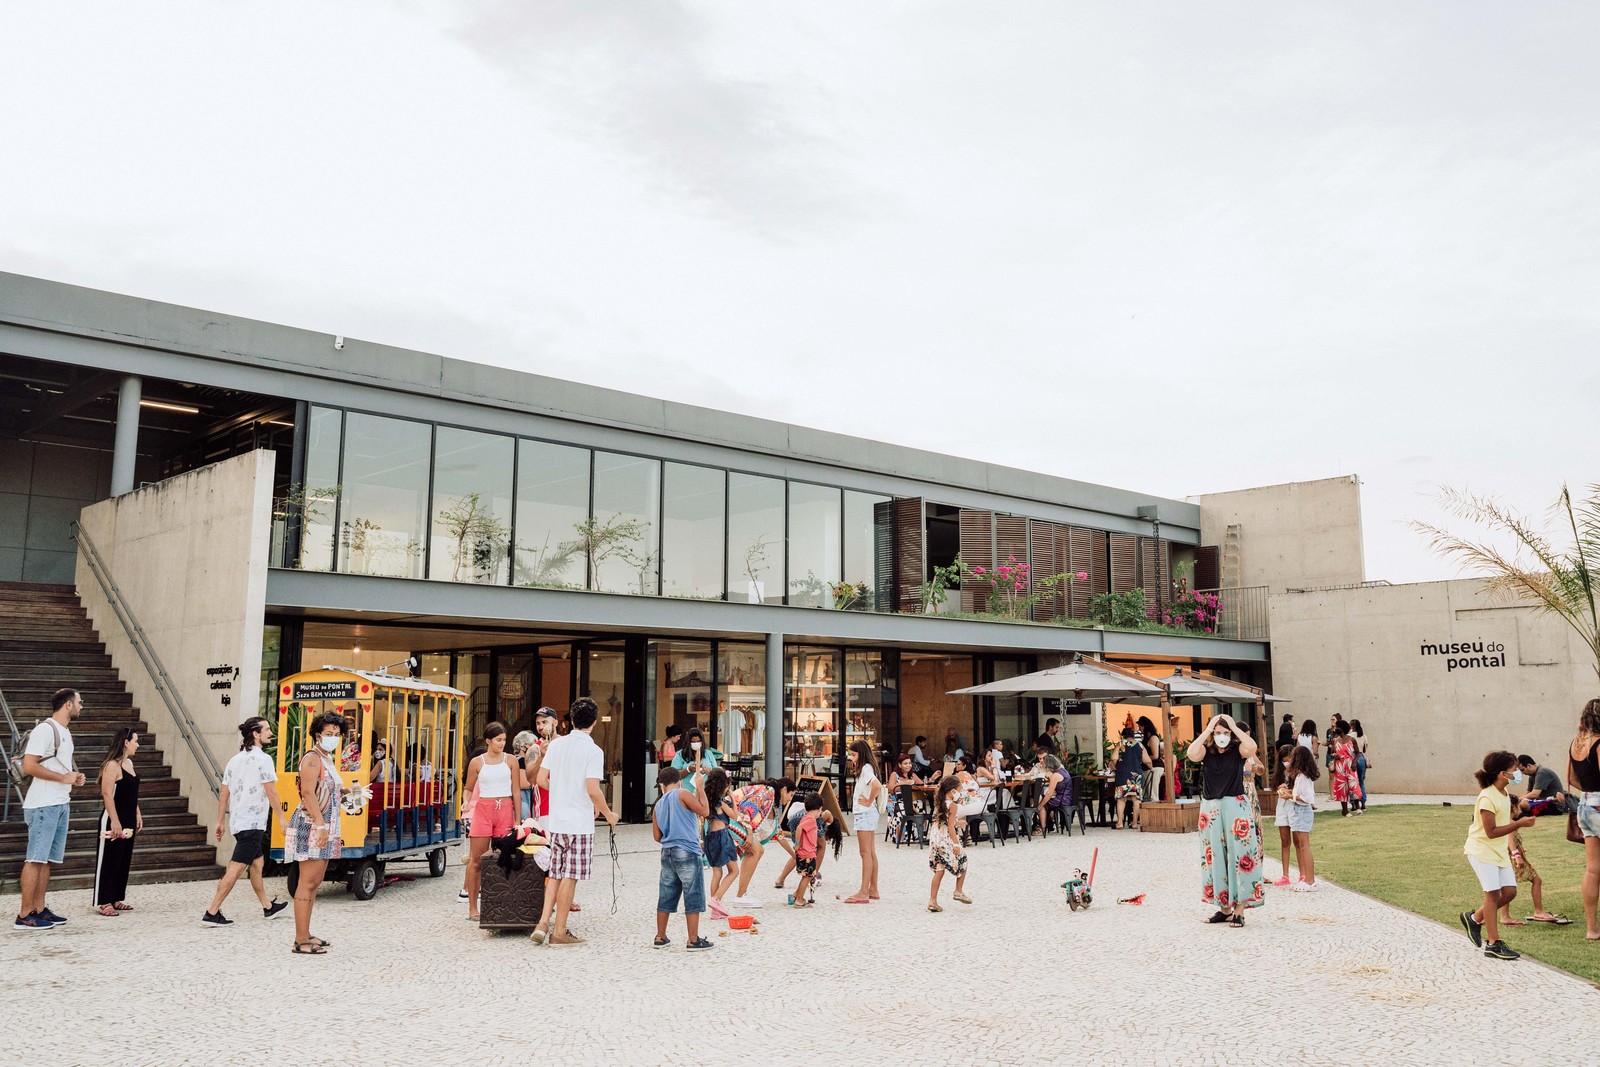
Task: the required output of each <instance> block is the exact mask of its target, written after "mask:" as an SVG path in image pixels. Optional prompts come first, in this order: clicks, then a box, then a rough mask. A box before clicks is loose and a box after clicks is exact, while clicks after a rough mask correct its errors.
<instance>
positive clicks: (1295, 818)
mask: <svg viewBox="0 0 1600 1067" xmlns="http://www.w3.org/2000/svg"><path fill="white" fill-rule="evenodd" d="M1316 817H1317V812H1316V809H1315V808H1313V807H1312V806H1311V805H1310V804H1291V805H1290V808H1289V830H1290V831H1291V832H1292V833H1297V834H1309V833H1310V832H1311V825H1312V823H1313V822H1314V821H1315V820H1316Z"/></svg>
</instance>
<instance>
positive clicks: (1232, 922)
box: [1228, 915, 1244, 930]
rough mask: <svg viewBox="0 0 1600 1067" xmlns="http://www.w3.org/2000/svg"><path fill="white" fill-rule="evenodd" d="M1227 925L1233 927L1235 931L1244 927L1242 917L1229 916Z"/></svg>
mask: <svg viewBox="0 0 1600 1067" xmlns="http://www.w3.org/2000/svg"><path fill="white" fill-rule="evenodd" d="M1228 925H1229V926H1231V927H1233V928H1234V929H1235V930H1237V929H1238V928H1239V927H1241V926H1243V925H1244V916H1243V915H1230V916H1228Z"/></svg>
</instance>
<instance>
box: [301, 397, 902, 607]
mask: <svg viewBox="0 0 1600 1067" xmlns="http://www.w3.org/2000/svg"><path fill="white" fill-rule="evenodd" d="M888 499H889V498H888V497H886V496H878V495H874V494H871V493H861V492H856V491H854V490H842V489H839V488H838V487H835V486H827V485H815V484H812V483H809V482H797V481H786V480H785V479H782V478H768V477H763V476H761V475H755V474H744V473H741V472H738V471H724V470H720V469H717V468H714V467H701V466H696V465H693V464H687V463H673V462H669V461H663V460H657V459H650V458H646V457H641V456H632V455H624V454H621V453H615V452H605V451H600V450H593V449H587V448H579V447H575V446H572V445H562V444H554V443H551V442H547V441H534V440H528V439H526V438H515V437H508V436H506V435H503V434H494V433H484V432H481V431H477V430H463V429H458V428H455V427H449V426H435V425H432V424H430V423H423V422H413V421H410V420H408V419H396V418H389V417H386V416H381V415H369V414H364V413H362V412H356V411H349V412H346V411H343V410H340V409H336V408H322V407H313V408H312V409H311V415H310V423H309V426H308V433H307V440H306V463H305V481H304V483H303V486H302V487H299V488H297V490H296V491H295V492H294V493H292V494H291V498H290V502H289V504H290V507H289V509H288V510H292V511H295V512H296V513H297V514H298V516H299V518H300V522H301V531H302V532H301V539H300V554H299V558H298V564H297V565H298V566H299V567H301V568H303V569H306V570H338V571H345V572H348V573H352V574H374V575H384V576H388V577H396V578H422V577H427V578H432V579H437V580H441V581H455V582H477V583H483V584H495V585H506V584H511V585H522V586H543V587H548V588H564V589H594V590H600V591H603V592H608V593H632V594H640V595H646V596H654V595H665V596H672V597H687V598H692V599H702V600H722V599H727V600H733V601H739V602H745V603H766V604H782V603H789V604H797V605H801V606H806V607H826V608H831V607H851V608H856V609H864V610H870V609H871V608H872V606H873V602H874V599H875V598H874V595H873V586H874V584H875V579H874V561H875V559H876V537H877V535H876V525H875V523H874V508H875V507H876V505H878V504H881V503H885V502H887V501H888Z"/></svg>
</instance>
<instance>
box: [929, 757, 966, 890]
mask: <svg viewBox="0 0 1600 1067" xmlns="http://www.w3.org/2000/svg"><path fill="white" fill-rule="evenodd" d="M960 806H961V782H960V781H959V780H958V779H957V778H956V776H955V775H949V776H947V777H946V778H945V779H944V781H942V782H940V783H939V789H938V791H937V792H935V793H934V795H933V818H932V819H931V820H930V822H929V826H928V846H929V853H928V868H929V869H930V870H932V871H933V883H932V884H931V885H929V886H928V910H929V911H934V912H938V911H943V910H944V908H942V907H940V906H939V883H940V882H942V881H944V875H945V872H946V871H949V872H950V873H951V874H953V875H955V879H956V895H955V899H956V900H958V901H960V902H961V903H962V904H971V903H972V898H971V897H969V896H967V893H966V885H967V850H966V849H964V848H962V847H961V825H962V823H961V816H960V815H959V814H958V812H957V809H958V808H960Z"/></svg>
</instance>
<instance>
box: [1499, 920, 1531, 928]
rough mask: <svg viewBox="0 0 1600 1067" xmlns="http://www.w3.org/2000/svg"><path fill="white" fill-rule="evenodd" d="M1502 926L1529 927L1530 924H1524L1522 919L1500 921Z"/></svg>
mask: <svg viewBox="0 0 1600 1067" xmlns="http://www.w3.org/2000/svg"><path fill="white" fill-rule="evenodd" d="M1500 925H1501V926H1527V925H1528V924H1527V923H1525V922H1523V921H1522V920H1521V919H1501V920H1500Z"/></svg>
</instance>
